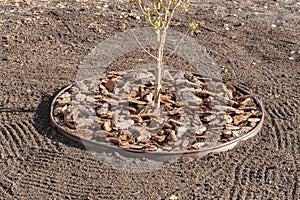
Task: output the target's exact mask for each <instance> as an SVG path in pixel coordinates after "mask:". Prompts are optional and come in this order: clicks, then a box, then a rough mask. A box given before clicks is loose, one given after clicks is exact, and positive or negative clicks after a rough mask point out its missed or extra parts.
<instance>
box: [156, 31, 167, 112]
mask: <svg viewBox="0 0 300 200" xmlns="http://www.w3.org/2000/svg"><path fill="white" fill-rule="evenodd" d="M155 33H156V45H157V49H158V52H157V58H158V61H157V64H156V68H155V94H154V105H155V107H156V109H159V108H160V91H161V87H162V86H161V80H162V71H163V70H162V68H163V53H164V46H165V41H166V35H167V29H165V28H164V29H162V30H156V31H155Z"/></svg>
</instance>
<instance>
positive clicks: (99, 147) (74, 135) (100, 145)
mask: <svg viewBox="0 0 300 200" xmlns="http://www.w3.org/2000/svg"><path fill="white" fill-rule="evenodd" d="M72 86H73V85H69V86H67V87H66V88H64V89H63V90H61V91H60V92H59V93H58V94H57V95H56V96H55V97H54V99H53V101H52V103H51V107H50V119H51V123H52V125H53V126H54V127H55V128H56V129H57V130H58V131H59V132H60V133H62V134H63V135H65V136H66V137H68V138H71V139H72V140H76V141H78V142H81V143H85V144H88V145H89V149H91V150H94V151H100V152H103V151H104V152H118V153H120V154H122V155H125V156H130V157H146V158H149V159H154V160H157V161H168V160H172V159H175V158H178V157H181V156H184V157H193V158H201V157H203V156H205V155H207V154H209V153H212V152H222V151H227V150H229V149H232V148H234V147H235V146H236V145H237V144H238V142H240V141H244V140H247V139H248V138H250V137H252V136H254V135H256V134H257V133H258V132H259V131H260V129H261V127H262V124H263V121H264V111H263V106H262V104H261V103H260V102H259V101H258V100H257V99H256V98H254V97H252V99H253V100H254V103H255V104H256V106H257V108H258V109H259V111H260V112H261V117H260V121H259V122H258V123H257V124H256V125H255V126H254V127H253V128H252V130H250V131H249V132H247V133H246V134H243V135H242V136H239V137H237V138H235V139H233V140H230V141H228V142H225V143H223V144H220V145H217V146H212V147H206V148H200V149H198V150H183V151H182V150H180V151H142V150H134V149H123V148H120V147H118V146H114V145H111V144H110V143H109V142H107V143H106V142H98V141H94V140H89V139H87V138H85V137H83V135H84V134H82V133H80V132H79V131H77V130H70V129H66V128H65V127H64V126H62V125H61V124H60V123H58V122H57V119H55V116H54V115H53V112H54V107H55V103H56V101H57V98H58V97H59V96H61V95H62V94H63V93H64V92H66V91H67V90H69V89H70V88H71V87H72ZM234 87H235V89H236V90H237V91H239V92H241V93H243V94H245V95H250V94H249V92H247V91H246V90H244V89H242V88H239V87H236V86H234Z"/></svg>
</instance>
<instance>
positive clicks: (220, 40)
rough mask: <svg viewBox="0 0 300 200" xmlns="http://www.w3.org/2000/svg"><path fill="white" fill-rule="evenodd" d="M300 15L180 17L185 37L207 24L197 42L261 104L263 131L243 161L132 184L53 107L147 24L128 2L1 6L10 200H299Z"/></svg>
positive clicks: (3, 170) (257, 4)
mask: <svg viewBox="0 0 300 200" xmlns="http://www.w3.org/2000/svg"><path fill="white" fill-rule="evenodd" d="M105 5H107V6H105ZM299 10H300V5H299V3H297V0H290V1H284V0H277V1H275V0H274V1H266V0H254V1H250V0H245V1H225V0H221V1H213V0H208V1H202V0H201V1H194V2H193V3H192V4H191V8H190V12H188V13H186V14H185V15H184V16H185V17H183V18H182V19H179V18H178V17H177V18H176V19H175V24H176V26H174V27H172V29H174V30H177V31H181V32H184V31H185V30H186V28H187V24H188V23H189V22H191V21H195V22H197V23H199V24H202V25H201V26H200V27H199V31H198V33H194V34H193V35H191V37H193V38H195V39H196V40H197V41H198V42H199V43H200V44H201V45H202V46H205V47H206V48H207V51H208V52H209V54H210V55H211V57H212V58H213V59H214V61H215V62H216V63H217V64H218V66H219V68H220V70H221V71H222V77H223V79H224V80H229V81H231V82H232V83H234V84H236V85H238V86H240V87H242V88H245V89H247V90H249V91H250V92H251V93H252V94H253V95H254V96H255V97H257V98H258V99H260V100H261V101H262V102H263V104H264V107H265V112H266V119H265V123H264V126H263V128H262V130H261V132H260V133H259V134H258V135H256V136H255V137H253V138H251V139H249V140H247V141H245V142H242V143H240V144H239V145H238V146H237V147H236V148H234V149H233V150H230V151H227V152H224V153H218V154H211V155H208V156H206V157H204V158H202V159H196V160H189V159H179V160H178V161H176V162H174V163H172V164H170V165H167V166H165V167H163V168H161V169H159V170H157V171H152V172H147V173H128V172H124V171H121V170H115V169H112V168H111V167H109V166H107V165H104V164H102V163H101V162H99V160H98V159H97V158H95V157H94V156H93V155H92V154H91V153H90V152H89V151H86V150H85V149H84V147H83V146H81V145H80V144H78V143H77V142H73V141H71V140H70V139H68V138H65V137H63V136H61V134H60V133H58V132H57V131H56V130H55V129H54V128H52V127H51V125H50V120H49V106H50V102H51V100H52V98H53V95H54V94H56V92H58V91H59V90H60V89H62V88H63V87H64V86H67V85H69V84H71V83H72V82H73V81H74V80H75V79H76V73H77V69H78V65H79V63H80V62H81V61H82V60H83V59H84V58H85V56H86V55H87V54H88V53H89V52H90V51H91V50H92V49H93V48H94V47H95V46H96V45H97V44H98V43H99V42H101V41H103V40H105V39H107V38H109V37H110V36H113V35H114V34H116V33H119V32H121V31H123V30H122V24H123V23H125V22H128V23H129V24H130V26H132V27H137V26H140V25H141V23H140V22H139V20H137V19H135V18H132V17H126V16H124V12H127V11H128V7H127V6H126V5H125V4H124V3H122V1H108V2H106V1H99V2H97V1H86V2H82V1H80V0H78V1H50V0H48V1H34V0H32V1H30V0H24V1H23V0H18V1H17V0H15V1H12V0H11V1H8V0H7V1H6V0H1V1H0V69H1V73H0V76H1V79H0V85H1V91H0V199H169V197H171V196H172V195H175V196H177V197H178V199H263V200H265V199H272V200H273V199H291V200H292V199H293V200H297V199H300V126H299V121H300V115H299V105H300V99H299V96H300V67H299V66H300V65H299V63H300V35H299V32H300V24H299V22H300V17H299V15H300V12H299ZM120 16H121V17H120ZM123 28H124V27H123ZM127 28H129V27H128V26H127ZM120 63H121V61H120ZM123 63H126V60H125V61H124V62H123ZM122 67H125V68H126V67H127V68H130V63H128V62H127V63H126V66H124V64H123V65H122Z"/></svg>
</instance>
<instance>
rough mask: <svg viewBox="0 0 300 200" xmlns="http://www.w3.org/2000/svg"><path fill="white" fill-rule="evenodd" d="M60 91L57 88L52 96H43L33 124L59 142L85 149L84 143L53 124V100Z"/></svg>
mask: <svg viewBox="0 0 300 200" xmlns="http://www.w3.org/2000/svg"><path fill="white" fill-rule="evenodd" d="M59 91H60V89H58V90H56V91H55V92H54V93H53V95H52V96H50V95H46V96H44V97H43V99H42V102H41V103H40V104H39V105H38V107H37V110H36V113H35V117H34V124H33V125H34V127H35V128H36V130H37V131H38V132H39V133H40V134H42V135H44V136H46V137H47V138H49V139H50V140H52V141H54V142H58V143H61V144H64V145H66V146H69V147H75V148H78V149H82V150H85V149H86V148H85V147H84V145H83V144H81V143H79V142H77V141H74V140H72V139H70V138H68V137H66V136H64V135H63V134H62V133H60V132H59V131H58V130H57V129H56V128H55V127H54V126H53V125H52V124H51V118H50V107H51V102H52V101H53V99H54V97H55V96H56V95H57V94H58V93H59Z"/></svg>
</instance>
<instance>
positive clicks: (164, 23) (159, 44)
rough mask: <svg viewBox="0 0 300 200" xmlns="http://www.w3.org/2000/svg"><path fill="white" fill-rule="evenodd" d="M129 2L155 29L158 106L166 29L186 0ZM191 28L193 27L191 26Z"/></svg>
mask: <svg viewBox="0 0 300 200" xmlns="http://www.w3.org/2000/svg"><path fill="white" fill-rule="evenodd" d="M129 1H130V3H131V4H135V5H137V6H138V8H139V10H140V11H141V13H142V16H144V17H145V18H146V20H147V22H148V23H149V24H150V26H151V27H152V28H153V30H154V31H155V36H156V50H157V55H156V56H155V58H156V60H157V64H156V68H155V94H154V104H155V106H156V108H157V109H159V108H160V91H161V87H162V84H161V82H162V67H163V53H164V46H165V41H166V35H167V29H168V28H169V25H170V22H171V20H172V18H173V16H174V13H175V11H176V10H178V8H184V9H185V10H186V5H185V3H186V2H187V0H129ZM192 28H193V27H192Z"/></svg>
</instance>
